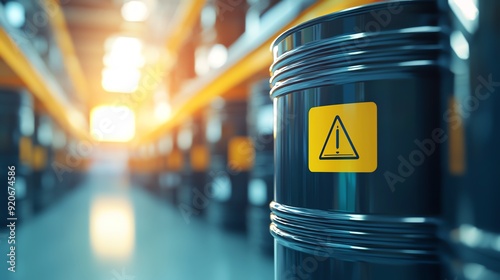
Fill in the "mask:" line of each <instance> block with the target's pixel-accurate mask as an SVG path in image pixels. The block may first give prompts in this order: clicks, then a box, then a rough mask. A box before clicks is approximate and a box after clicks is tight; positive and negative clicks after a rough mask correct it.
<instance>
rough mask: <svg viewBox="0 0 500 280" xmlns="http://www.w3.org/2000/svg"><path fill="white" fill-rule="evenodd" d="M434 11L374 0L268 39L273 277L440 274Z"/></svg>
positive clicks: (437, 23) (439, 71)
mask: <svg viewBox="0 0 500 280" xmlns="http://www.w3.org/2000/svg"><path fill="white" fill-rule="evenodd" d="M442 16H443V15H442V14H441V12H440V11H439V9H438V5H437V2H436V1H391V2H384V3H377V4H372V5H366V6H362V7H358V8H353V9H349V10H345V11H341V12H338V13H334V14H330V15H327V16H323V17H320V18H317V19H314V20H312V21H309V22H306V23H304V24H301V25H299V26H297V27H294V28H292V29H290V30H288V31H286V32H285V33H283V34H282V35H280V36H279V37H278V38H277V39H276V40H275V42H274V43H273V44H272V51H273V55H274V63H273V65H272V66H271V74H272V77H271V84H272V90H271V96H272V97H273V98H274V106H275V107H274V109H275V112H276V113H275V118H276V120H275V122H276V123H275V132H274V133H275V135H276V138H275V193H274V201H273V202H272V203H271V211H272V214H271V220H272V224H271V233H272V235H273V236H274V238H275V260H276V264H275V266H276V271H275V279H277V280H284V279H383V280H388V279H398V280H399V279H441V278H440V277H441V266H440V263H439V257H438V238H437V227H438V225H439V217H438V215H439V213H440V194H441V192H440V187H441V186H440V176H441V173H440V165H441V163H440V149H441V148H440V143H442V142H444V141H445V139H444V138H445V137H444V136H445V131H444V129H443V128H441V127H440V124H441V121H440V120H441V115H440V108H441V101H440V99H441V96H442V91H443V90H445V86H444V85H443V83H446V81H448V80H449V78H450V72H449V70H448V69H447V62H446V61H443V56H444V54H445V52H446V48H445V47H444V43H443V41H444V38H445V37H446V34H445V33H446V31H445V30H443V28H442V26H441V19H442Z"/></svg>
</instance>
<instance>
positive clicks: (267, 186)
mask: <svg viewBox="0 0 500 280" xmlns="http://www.w3.org/2000/svg"><path fill="white" fill-rule="evenodd" d="M269 90H270V88H269V80H268V79H265V80H262V81H260V82H258V83H255V84H254V85H253V86H252V89H251V95H250V98H249V102H248V115H247V123H248V135H249V136H250V138H251V139H252V143H253V147H254V150H255V157H254V166H253V168H252V170H251V171H250V178H249V182H248V210H247V231H248V238H249V240H250V243H251V244H253V245H254V246H255V247H257V248H259V249H261V250H262V251H263V252H265V253H272V252H273V250H272V249H273V244H274V243H273V238H272V236H271V235H270V234H269V223H270V221H269V203H270V202H271V200H272V197H273V187H274V154H273V148H274V145H273V143H274V139H273V124H274V122H273V120H274V117H273V103H272V101H271V99H270V98H269Z"/></svg>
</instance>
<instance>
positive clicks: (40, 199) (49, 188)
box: [33, 112, 57, 213]
mask: <svg viewBox="0 0 500 280" xmlns="http://www.w3.org/2000/svg"><path fill="white" fill-rule="evenodd" d="M53 132H54V131H53V122H52V119H51V118H50V117H49V116H48V115H47V114H46V113H42V112H40V113H37V114H36V115H35V141H34V146H33V169H34V185H35V201H34V209H35V212H37V213H39V212H41V211H42V210H45V209H46V208H47V207H49V206H51V205H52V204H53V203H54V202H55V199H56V197H57V189H56V177H55V173H54V171H53V170H52V168H51V163H52V162H53V149H52V141H53V140H54V139H53V136H54V135H53Z"/></svg>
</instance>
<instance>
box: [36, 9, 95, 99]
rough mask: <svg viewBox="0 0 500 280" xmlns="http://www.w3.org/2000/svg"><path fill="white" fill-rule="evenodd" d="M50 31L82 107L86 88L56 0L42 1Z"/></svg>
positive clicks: (86, 94) (86, 93)
mask: <svg viewBox="0 0 500 280" xmlns="http://www.w3.org/2000/svg"><path fill="white" fill-rule="evenodd" d="M42 5H44V6H45V10H46V11H47V14H48V18H49V22H50V25H51V27H52V30H53V31H54V35H55V39H56V43H57V45H58V47H59V49H60V51H61V53H62V56H63V63H64V66H65V68H66V70H67V71H68V74H69V77H70V79H71V82H72V84H73V88H74V89H75V90H76V94H77V96H78V98H79V99H80V101H81V102H83V104H84V105H87V98H88V87H87V81H86V79H85V75H84V74H83V71H82V67H81V65H80V62H79V60H78V57H77V56H76V53H75V48H74V45H73V41H72V39H71V36H70V34H69V31H68V27H67V24H66V20H65V18H64V13H63V10H62V8H61V6H60V4H59V1H57V0H44V1H43V2H42Z"/></svg>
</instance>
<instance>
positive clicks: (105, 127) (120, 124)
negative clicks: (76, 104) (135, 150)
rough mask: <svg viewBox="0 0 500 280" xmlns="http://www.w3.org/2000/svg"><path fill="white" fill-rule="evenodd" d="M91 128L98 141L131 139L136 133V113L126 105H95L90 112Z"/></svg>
mask: <svg viewBox="0 0 500 280" xmlns="http://www.w3.org/2000/svg"><path fill="white" fill-rule="evenodd" d="M90 130H91V134H92V136H93V137H94V138H95V139H96V140H98V141H107V142H127V141H130V140H131V139H132V138H133V137H134V135H135V114H134V112H133V111H132V110H131V109H130V108H128V107H126V106H97V107H94V108H93V109H92V111H91V112H90Z"/></svg>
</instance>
